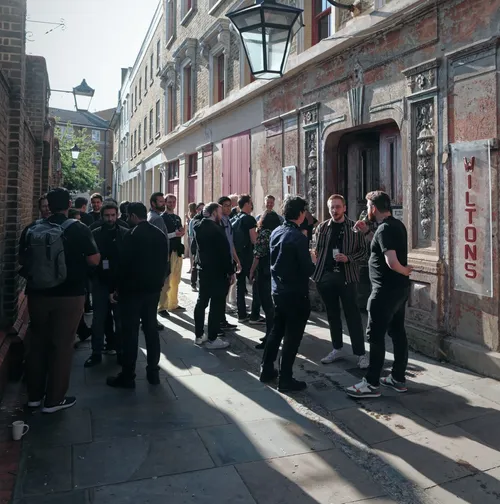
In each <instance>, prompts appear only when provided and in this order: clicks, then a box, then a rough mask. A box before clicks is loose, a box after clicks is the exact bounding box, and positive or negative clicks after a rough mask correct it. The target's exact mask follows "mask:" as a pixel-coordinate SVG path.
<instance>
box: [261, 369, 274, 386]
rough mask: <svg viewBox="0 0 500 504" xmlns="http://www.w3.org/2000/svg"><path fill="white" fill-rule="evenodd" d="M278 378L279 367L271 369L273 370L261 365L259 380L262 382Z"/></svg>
mask: <svg viewBox="0 0 500 504" xmlns="http://www.w3.org/2000/svg"><path fill="white" fill-rule="evenodd" d="M276 378H278V370H277V369H274V368H273V369H271V370H264V368H263V367H262V366H261V367H260V377H259V380H260V381H261V382H262V383H269V382H271V381H273V380H276Z"/></svg>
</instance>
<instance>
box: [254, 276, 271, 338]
mask: <svg viewBox="0 0 500 504" xmlns="http://www.w3.org/2000/svg"><path fill="white" fill-rule="evenodd" d="M256 282H257V288H258V291H259V298H260V302H261V304H262V309H263V310H264V313H265V314H266V341H267V338H269V335H270V334H271V331H272V329H273V324H274V303H273V296H272V294H271V275H270V274H269V273H267V272H262V271H259V272H258V273H257V280H256Z"/></svg>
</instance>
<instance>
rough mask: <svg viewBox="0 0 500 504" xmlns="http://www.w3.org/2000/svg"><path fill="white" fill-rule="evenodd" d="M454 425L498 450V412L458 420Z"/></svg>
mask: <svg viewBox="0 0 500 504" xmlns="http://www.w3.org/2000/svg"><path fill="white" fill-rule="evenodd" d="M456 425H457V426H458V427H460V428H461V429H463V430H464V431H465V432H467V433H468V434H470V435H472V436H474V437H475V438H476V439H478V440H479V441H481V443H483V444H484V445H485V446H489V447H490V448H492V449H494V450H497V451H500V429H499V426H500V412H495V413H492V414H490V415H484V416H482V417H479V418H473V419H471V420H465V421H463V422H458V423H457V424H456Z"/></svg>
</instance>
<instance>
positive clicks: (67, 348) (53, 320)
mask: <svg viewBox="0 0 500 504" xmlns="http://www.w3.org/2000/svg"><path fill="white" fill-rule="evenodd" d="M84 304H85V296H84V295H82V296H72V297H44V296H30V295H28V310H29V315H30V338H29V350H28V354H27V355H26V384H27V388H28V399H29V401H41V400H42V399H43V396H44V395H46V397H45V405H46V406H55V405H57V404H59V403H60V402H61V401H62V400H63V399H64V396H65V395H66V392H67V391H68V386H69V379H70V375H71V360H72V358H73V344H74V341H75V334H76V329H77V327H78V323H79V322H80V319H81V317H82V314H83V305H84Z"/></svg>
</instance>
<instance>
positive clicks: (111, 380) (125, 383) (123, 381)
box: [106, 373, 135, 389]
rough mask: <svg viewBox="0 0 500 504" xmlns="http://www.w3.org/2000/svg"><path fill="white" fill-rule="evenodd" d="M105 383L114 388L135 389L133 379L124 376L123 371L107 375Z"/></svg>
mask: <svg viewBox="0 0 500 504" xmlns="http://www.w3.org/2000/svg"><path fill="white" fill-rule="evenodd" d="M106 384H107V385H109V386H110V387H115V388H124V389H135V380H134V379H133V378H127V377H125V376H124V375H123V373H120V374H118V375H117V376H108V378H107V380H106Z"/></svg>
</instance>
